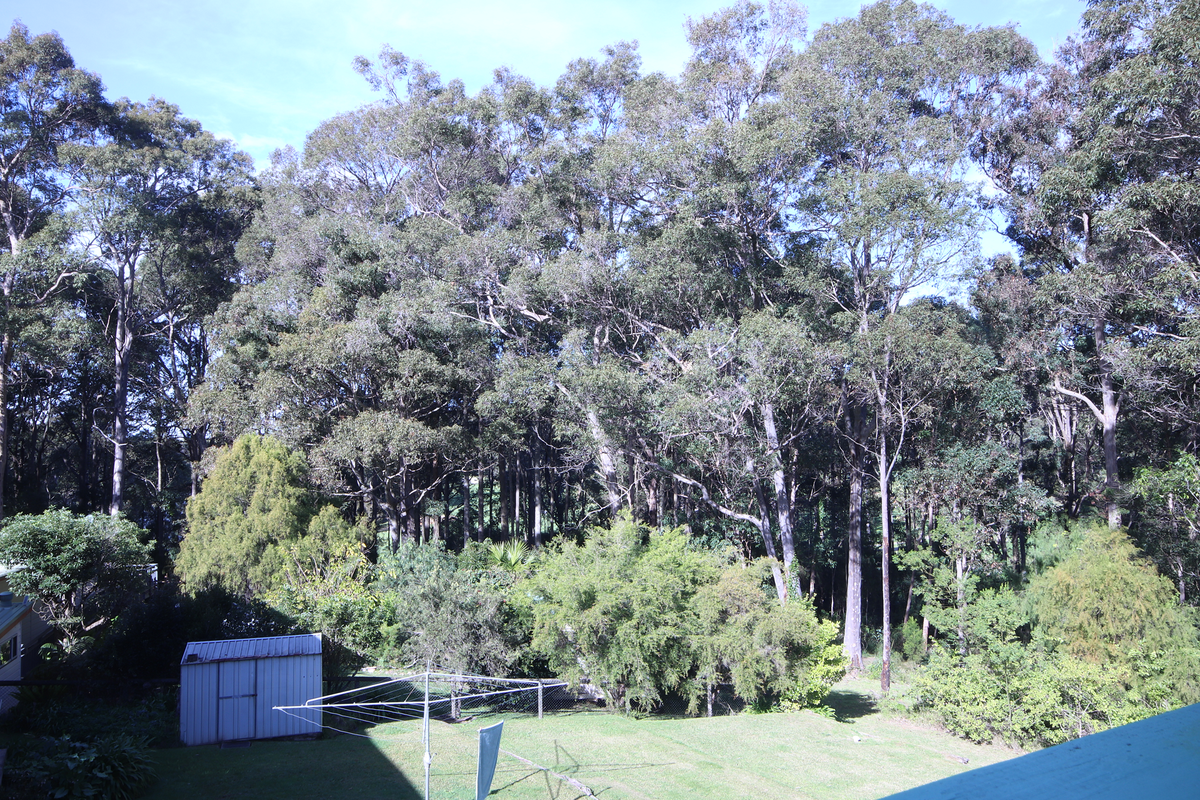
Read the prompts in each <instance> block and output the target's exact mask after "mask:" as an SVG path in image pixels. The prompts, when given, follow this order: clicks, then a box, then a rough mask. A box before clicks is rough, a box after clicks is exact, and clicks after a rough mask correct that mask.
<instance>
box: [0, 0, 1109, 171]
mask: <svg viewBox="0 0 1200 800" xmlns="http://www.w3.org/2000/svg"><path fill="white" fill-rule="evenodd" d="M731 2H732V0H691V2H682V1H681V0H661V1H660V0H607V1H606V2H592V0H576V2H574V3H571V4H567V3H563V2H561V0H559V2H553V1H552V0H506V2H503V3H499V2H491V3H487V2H475V1H472V0H440V2H436V3H431V2H420V3H417V2H407V3H405V2H396V1H395V0H341V2H337V3H333V2H324V1H322V0H287V1H286V2H283V1H282V0H189V2H183V3H176V2H171V0H0V22H3V23H4V24H5V25H7V24H10V23H11V22H12V20H14V19H20V20H21V21H22V22H23V23H24V24H25V25H26V26H27V27H28V28H29V30H30V32H31V33H32V34H35V35H36V34H39V33H45V32H47V31H57V32H58V34H59V35H60V36H62V38H63V41H64V42H65V43H66V45H67V48H68V49H69V50H70V52H71V54H72V56H73V57H74V58H75V63H76V64H77V65H78V66H80V67H82V68H84V69H87V70H89V71H91V72H95V73H98V74H99V75H100V77H101V78H102V79H103V81H104V84H105V87H106V95H107V96H108V97H109V98H111V99H116V98H118V97H128V98H130V99H131V100H147V99H149V98H150V97H151V96H152V95H153V96H155V97H159V98H162V99H165V100H168V101H170V102H172V103H174V104H176V105H178V106H179V107H180V109H181V111H182V112H183V114H184V115H185V116H188V117H191V118H193V119H196V120H199V121H200V123H201V124H202V125H203V126H204V128H205V129H206V130H209V131H212V132H213V133H215V134H217V135H219V136H223V137H226V138H230V139H233V140H234V141H236V142H237V143H238V146H239V147H240V148H241V149H243V150H245V151H246V152H248V153H250V154H251V155H252V156H254V158H255V160H256V161H257V163H258V164H259V165H260V166H265V165H266V164H267V163H268V161H269V157H270V153H271V152H272V151H273V150H274V149H275V148H277V147H281V146H284V145H292V146H293V147H296V148H297V149H300V148H302V147H303V144H304V138H305V136H306V135H307V134H308V133H309V131H311V130H313V129H314V128H316V126H317V125H318V124H320V123H321V122H322V121H323V120H325V119H328V118H330V117H332V116H334V115H336V114H339V113H342V112H344V111H350V110H352V109H354V108H357V107H359V106H361V105H363V104H365V103H369V102H372V101H373V100H374V99H377V97H378V95H377V94H375V93H373V92H372V91H371V89H370V87H369V86H367V84H366V82H365V81H364V80H363V79H362V78H361V77H360V76H359V75H358V74H356V73H355V72H354V70H353V68H352V66H351V64H352V62H353V59H354V58H355V56H359V55H365V56H367V57H368V58H374V56H376V55H377V54H378V52H379V50H380V47H381V46H382V45H383V44H389V45H391V46H392V47H394V48H395V49H397V50H399V51H401V52H403V53H405V54H406V55H408V56H410V57H412V58H415V59H420V60H421V61H424V62H425V63H426V64H428V65H429V66H430V67H431V68H433V69H434V70H435V71H437V72H438V73H440V74H441V76H442V78H443V79H444V80H449V79H452V78H460V79H462V80H463V82H464V83H465V84H466V87H467V90H468V92H475V91H478V90H479V89H480V88H481V87H483V86H485V85H486V84H487V83H489V82H490V81H491V76H492V72H493V70H495V69H496V68H497V67H502V66H503V67H509V68H510V69H512V70H513V71H515V72H517V73H519V74H521V75H525V76H527V77H529V78H531V79H533V80H534V81H535V82H537V83H539V84H542V85H552V84H553V83H554V81H555V80H556V79H557V78H558V76H559V75H560V74H561V73H562V72H563V70H564V68H565V67H566V65H567V64H568V63H569V62H570V61H571V60H573V59H576V58H584V57H590V58H599V57H601V49H602V48H603V47H604V46H605V45H609V44H612V43H614V42H618V41H631V40H636V41H637V42H638V44H639V51H640V53H641V55H642V62H643V71H645V72H653V71H662V72H665V73H667V74H669V75H678V74H679V72H680V70H681V69H682V68H683V66H684V63H685V62H686V60H687V57H688V48H687V42H686V41H685V38H684V25H685V22H686V20H687V19H688V17H692V18H695V19H699V18H700V17H703V16H706V15H708V14H712V13H713V12H715V11H717V10H718V9H720V8H722V7H724V6H727V5H730V4H731ZM934 5H936V6H938V7H939V8H942V9H943V10H945V11H947V12H948V13H949V14H950V15H951V16H952V17H953V18H954V19H955V20H957V21H958V22H960V23H962V24H966V25H972V26H975V25H1004V24H1009V23H1012V24H1015V25H1017V27H1018V30H1019V31H1020V32H1021V33H1022V34H1024V35H1025V36H1026V37H1028V38H1029V39H1030V40H1032V41H1033V42H1034V44H1036V45H1037V47H1038V49H1039V50H1040V51H1041V52H1042V54H1043V56H1044V57H1047V58H1048V57H1051V56H1052V54H1053V52H1054V49H1055V48H1056V47H1057V46H1058V45H1060V44H1062V43H1063V42H1064V41H1065V40H1066V38H1067V37H1068V36H1070V35H1071V34H1072V33H1074V32H1075V31H1076V29H1077V28H1078V25H1079V16H1080V14H1081V13H1082V11H1083V8H1084V6H1085V3H1084V2H1083V0H1045V1H1042V0H1010V2H1007V3H1003V4H999V3H993V2H987V1H986V0H937V2H934ZM859 8H860V4H859V3H854V2H836V1H835V0H816V1H815V2H812V3H810V4H808V10H809V15H808V19H809V30H810V31H813V30H816V29H817V28H818V27H819V26H820V25H821V24H822V23H825V22H831V21H833V20H836V19H841V18H844V17H848V16H853V15H855V14H857V13H858V9H859Z"/></svg>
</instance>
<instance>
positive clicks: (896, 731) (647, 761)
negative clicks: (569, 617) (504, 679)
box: [148, 681, 1017, 800]
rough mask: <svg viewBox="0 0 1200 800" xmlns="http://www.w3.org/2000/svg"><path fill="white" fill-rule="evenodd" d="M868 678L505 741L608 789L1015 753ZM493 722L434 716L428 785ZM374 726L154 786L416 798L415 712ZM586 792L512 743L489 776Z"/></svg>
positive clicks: (710, 792) (958, 761)
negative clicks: (734, 706) (746, 706)
mask: <svg viewBox="0 0 1200 800" xmlns="http://www.w3.org/2000/svg"><path fill="white" fill-rule="evenodd" d="M869 686H870V684H869V682H867V681H847V682H844V683H843V684H842V685H841V686H840V687H839V688H838V690H837V691H836V693H835V694H834V695H833V696H832V697H831V701H832V704H833V705H834V706H835V707H836V708H838V710H839V715H840V716H841V719H842V721H837V720H833V719H829V718H826V717H823V716H820V715H817V714H814V713H811V712H802V713H797V714H758V715H755V714H737V715H733V716H720V717H713V718H710V719H704V718H678V717H676V718H663V717H651V718H647V719H640V720H639V719H633V718H628V717H621V716H617V715H614V714H609V713H606V712H603V711H588V712H573V713H559V714H552V715H547V716H546V718H545V719H543V720H541V721H539V720H537V719H536V718H532V717H525V716H522V717H513V718H509V719H507V720H506V721H505V730H504V740H503V742H502V744H501V748H502V750H505V751H508V752H509V753H513V754H516V755H519V756H522V757H524V758H525V759H528V760H530V761H533V762H535V763H536V764H539V765H541V766H544V767H548V768H549V769H550V770H553V771H554V772H557V773H558V774H559V775H564V776H568V777H570V778H573V779H574V780H576V781H578V782H579V783H581V784H583V785H585V786H587V787H588V788H589V789H590V790H591V791H593V792H594V793H595V794H596V795H598V796H599V797H602V798H611V799H612V800H616V798H653V800H676V799H678V800H683V799H684V798H687V799H688V800H695V799H696V798H701V799H703V798H713V799H714V800H717V799H718V798H719V799H721V800H724V798H830V800H833V799H834V798H836V799H837V800H854V798H862V799H863V800H868V799H869V798H877V797H883V796H886V795H888V794H892V793H893V792H898V791H901V790H903V789H908V788H911V787H913V786H919V785H921V784H923V783H928V782H930V781H934V780H937V779H939V778H943V777H946V776H948V775H954V774H957V773H959V772H963V771H965V770H968V769H972V768H974V767H979V766H983V765H985V764H992V763H995V762H997V761H1002V760H1004V759H1006V758H1011V757H1013V756H1014V755H1017V753H1016V752H1015V751H1013V750H1008V749H1005V748H1002V747H994V746H980V745H973V744H970V743H968V742H964V741H962V740H959V739H956V738H954V737H953V736H950V735H948V734H946V733H943V732H941V731H938V730H935V729H934V728H932V727H930V726H928V725H925V724H922V723H918V722H914V721H912V720H909V719H906V718H905V717H903V716H898V715H895V714H888V713H881V712H879V711H878V710H876V708H875V705H874V702H873V701H872V699H871V697H870V695H869V694H868V693H867V692H866V690H867V687H869ZM493 721H494V720H493V719H487V720H476V721H468V722H462V723H458V724H455V725H450V724H447V723H443V722H433V723H432V726H433V727H432V730H431V738H432V742H433V746H432V749H433V752H434V757H433V776H432V796H433V797H435V798H440V797H447V798H458V799H460V800H465V798H469V797H471V796H472V795H473V794H474V788H473V787H474V759H475V752H476V747H477V744H476V742H477V731H478V729H479V728H480V727H481V726H482V725H484V724H491V722H493ZM367 734H368V735H367V736H366V737H357V736H348V735H341V736H334V737H330V738H322V739H318V740H315V741H297V742H254V743H253V744H252V745H250V746H248V747H232V748H225V749H222V748H219V747H216V746H206V747H192V748H177V749H171V750H162V751H159V752H158V754H157V757H158V758H157V760H158V773H159V779H158V782H157V783H156V785H155V786H154V787H153V789H152V790H151V792H150V793H149V795H148V797H149V798H151V800H167V799H168V798H169V799H170V800H176V798H182V797H204V798H210V800H241V799H242V798H246V799H247V800H249V798H255V800H272V798H279V800H304V799H305V798H314V799H315V798H381V799H382V798H388V800H407V799H408V798H414V799H415V798H419V797H421V793H422V789H423V786H424V773H423V768H422V762H421V753H422V749H421V731H420V726H419V723H416V722H397V723H390V724H387V725H380V726H377V727H375V728H372V729H369V730H368V731H367ZM582 796H584V795H583V793H582V791H581V790H579V789H578V788H576V787H575V786H573V785H571V784H569V783H567V782H564V781H562V780H560V779H559V778H556V777H554V776H552V775H549V774H547V773H546V772H542V771H539V770H536V769H534V768H532V767H529V766H527V765H526V764H524V763H522V762H520V761H518V760H517V759H515V758H512V757H510V756H507V755H502V756H501V759H500V766H499V768H498V770H497V773H496V779H495V781H493V784H492V797H494V798H497V800H526V799H529V800H533V798H537V799H538V800H541V798H554V799H555V800H567V799H568V798H575V797H582Z"/></svg>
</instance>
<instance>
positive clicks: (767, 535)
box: [746, 458, 788, 605]
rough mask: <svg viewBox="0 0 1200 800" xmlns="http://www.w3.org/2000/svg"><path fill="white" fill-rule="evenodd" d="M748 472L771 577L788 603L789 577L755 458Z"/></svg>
mask: <svg viewBox="0 0 1200 800" xmlns="http://www.w3.org/2000/svg"><path fill="white" fill-rule="evenodd" d="M746 472H748V473H749V474H750V478H751V480H753V481H754V496H755V497H756V498H757V499H758V519H759V525H758V532H759V535H761V536H762V540H763V546H764V547H765V548H766V549H767V556H768V557H769V558H770V559H771V579H772V580H773V581H774V582H775V594H777V595H778V596H779V604H780V605H787V601H788V584H787V577H786V576H785V575H784V574H783V571H782V570H780V569H779V556H778V555H777V554H776V550H775V539H774V538H773V537H772V536H771V507H770V504H768V503H767V496H766V494H765V493H764V492H763V488H762V481H760V480H759V479H758V475H757V474H756V473H755V471H754V461H753V459H749V458H748V459H746Z"/></svg>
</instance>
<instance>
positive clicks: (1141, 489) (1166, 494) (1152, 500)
mask: <svg viewBox="0 0 1200 800" xmlns="http://www.w3.org/2000/svg"><path fill="white" fill-rule="evenodd" d="M1132 491H1133V494H1134V495H1135V496H1136V497H1138V498H1139V499H1140V500H1141V501H1142V513H1141V519H1140V520H1139V524H1138V534H1139V536H1138V539H1139V541H1140V542H1141V543H1142V546H1143V547H1144V548H1145V549H1146V551H1147V553H1148V554H1149V555H1150V557H1152V558H1153V559H1154V561H1155V563H1156V564H1157V565H1158V568H1159V570H1160V571H1162V572H1163V574H1164V575H1170V576H1172V577H1173V578H1174V579H1175V581H1176V582H1177V584H1178V587H1179V592H1180V598H1181V599H1183V598H1185V597H1188V596H1190V597H1191V598H1192V599H1194V598H1195V597H1196V596H1200V591H1198V589H1200V586H1198V584H1200V460H1198V459H1197V458H1196V456H1195V455H1194V454H1192V453H1183V454H1182V455H1180V456H1179V458H1177V459H1176V460H1175V461H1173V462H1172V463H1170V464H1168V465H1167V466H1165V467H1163V468H1162V469H1152V468H1150V467H1142V468H1139V469H1138V470H1136V472H1135V477H1134V482H1133V487H1132Z"/></svg>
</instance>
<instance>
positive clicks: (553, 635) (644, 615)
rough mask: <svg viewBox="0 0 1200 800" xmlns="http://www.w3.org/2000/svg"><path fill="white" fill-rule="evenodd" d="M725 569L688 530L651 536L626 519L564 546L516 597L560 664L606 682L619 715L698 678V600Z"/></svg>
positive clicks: (579, 677)
mask: <svg viewBox="0 0 1200 800" xmlns="http://www.w3.org/2000/svg"><path fill="white" fill-rule="evenodd" d="M717 569H718V564H717V560H716V558H715V557H714V556H713V555H711V554H710V553H706V552H702V551H699V550H697V549H696V548H695V547H693V546H692V544H691V542H690V541H689V539H688V536H687V534H686V533H685V532H684V531H683V530H682V529H672V530H662V531H651V530H650V529H649V528H647V527H646V526H644V525H640V524H638V523H635V522H634V521H633V520H632V519H631V518H630V517H629V515H628V514H626V515H624V516H622V517H621V518H620V519H618V520H617V521H616V522H614V523H613V525H612V527H611V528H596V529H593V530H591V531H589V533H588V536H587V538H586V539H585V540H584V543H583V544H582V545H577V544H575V543H574V542H572V541H568V540H560V541H559V542H558V543H557V545H556V546H555V547H554V548H553V549H549V550H548V552H546V553H545V555H544V556H543V560H542V562H541V567H540V569H539V570H538V571H537V572H536V573H535V574H534V575H533V576H531V577H530V578H528V579H526V580H525V581H522V582H521V583H519V584H518V585H517V591H516V594H517V596H518V597H519V598H520V600H521V602H522V603H525V604H527V605H529V606H530V607H531V615H532V618H533V624H534V629H533V646H534V648H535V649H536V650H538V651H539V652H541V653H542V654H544V655H545V657H546V658H547V660H548V661H549V663H550V666H551V668H553V669H554V670H555V671H556V672H557V673H558V674H559V675H561V676H563V677H564V678H566V679H567V680H569V681H571V682H572V683H576V684H577V683H579V682H580V681H589V682H591V683H594V684H596V685H598V686H599V687H600V688H601V689H602V690H603V691H604V693H605V695H606V697H607V699H608V703H609V706H610V707H611V708H613V709H614V710H620V711H632V710H648V709H650V708H652V707H653V706H654V705H655V704H657V703H658V702H660V700H661V699H662V697H663V696H664V695H665V694H666V693H667V692H671V691H673V690H675V689H678V688H680V687H681V686H682V685H683V684H684V682H685V681H686V680H687V678H688V677H689V674H690V673H691V672H692V669H693V665H694V662H695V657H694V650H693V642H692V636H693V635H694V634H695V633H696V631H697V629H698V626H699V619H698V616H699V615H698V612H697V609H696V607H695V606H694V604H693V602H692V600H693V598H694V597H695V595H696V592H697V591H698V590H699V589H700V587H701V586H703V585H704V584H706V583H709V582H711V581H712V580H713V579H714V578H715V576H716V573H717Z"/></svg>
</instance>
